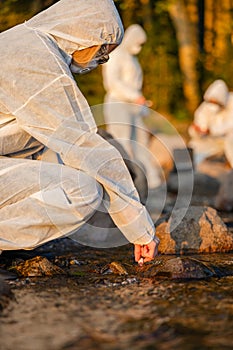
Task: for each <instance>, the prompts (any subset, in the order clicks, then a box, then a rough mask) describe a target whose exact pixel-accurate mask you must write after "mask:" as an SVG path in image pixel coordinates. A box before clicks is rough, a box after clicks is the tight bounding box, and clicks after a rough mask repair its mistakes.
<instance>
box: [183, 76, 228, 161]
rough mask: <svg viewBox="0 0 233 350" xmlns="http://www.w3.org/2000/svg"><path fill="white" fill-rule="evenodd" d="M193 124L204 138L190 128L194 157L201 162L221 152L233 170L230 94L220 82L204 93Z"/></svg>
mask: <svg viewBox="0 0 233 350" xmlns="http://www.w3.org/2000/svg"><path fill="white" fill-rule="evenodd" d="M194 125H195V126H197V127H198V128H199V130H200V131H201V132H203V133H208V134H207V135H206V136H202V137H201V138H200V136H199V135H198V133H195V131H194V129H193V126H191V127H190V129H189V133H190V136H191V138H192V139H191V141H190V146H191V147H193V148H194V155H195V157H196V158H197V159H199V160H202V159H204V158H206V157H208V156H214V155H218V154H221V153H224V154H225V156H226V158H227V160H228V162H229V164H230V165H231V167H233V147H232V145H233V92H229V90H228V87H227V85H226V83H225V82H224V81H222V80H220V79H219V80H216V81H215V82H213V83H212V84H211V85H210V86H209V87H208V89H207V90H206V92H205V94H204V101H203V102H202V103H201V104H200V106H199V107H198V108H197V110H196V111H195V113H194Z"/></svg>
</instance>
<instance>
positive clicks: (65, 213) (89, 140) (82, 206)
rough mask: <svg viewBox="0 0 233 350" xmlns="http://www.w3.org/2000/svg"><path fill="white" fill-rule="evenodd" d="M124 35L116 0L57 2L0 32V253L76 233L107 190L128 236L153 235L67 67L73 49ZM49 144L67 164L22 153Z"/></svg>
mask: <svg viewBox="0 0 233 350" xmlns="http://www.w3.org/2000/svg"><path fill="white" fill-rule="evenodd" d="M122 35H123V29H122V24H121V21H120V18H119V15H118V13H117V11H116V8H115V6H114V4H113V2H112V1H111V0H98V1H95V0H79V1H77V0H61V1H59V2H57V3H56V4H55V5H53V6H51V7H49V8H48V9H47V10H45V11H43V12H41V13H39V14H38V15H36V16H35V17H33V18H32V19H30V20H29V21H27V22H25V23H24V24H20V25H17V26H15V27H13V28H11V29H9V30H7V31H5V32H3V33H1V34H0V44H1V48H2V49H1V50H0V60H1V70H0V80H1V88H0V150H1V156H3V157H1V159H0V164H1V165H0V167H1V181H0V183H1V187H2V188H3V189H4V191H1V192H0V199H1V209H0V249H22V248H24V249H31V248H34V247H35V246H38V245H40V244H42V243H44V242H45V241H48V240H51V239H54V238H57V237H61V236H64V235H67V234H69V233H72V232H73V231H74V230H76V229H77V228H78V227H80V226H81V225H82V224H83V223H84V222H85V221H86V220H87V218H88V217H90V216H91V215H93V213H94V212H95V210H96V208H97V207H98V205H100V202H101V201H102V198H103V195H104V197H105V198H108V201H105V205H106V207H107V209H108V212H109V214H110V215H111V217H112V219H113V221H114V222H115V224H116V225H117V226H118V227H119V229H120V230H121V231H122V232H123V234H124V236H125V237H126V238H127V240H128V241H130V242H132V243H138V244H147V243H149V242H150V241H151V240H152V239H153V236H154V231H155V229H154V225H153V222H152V220H151V218H150V217H149V215H148V212H147V210H146V209H145V207H144V206H143V205H142V204H141V203H140V201H139V197H138V193H137V191H136V189H135V187H134V184H133V181H132V179H131V177H130V175H129V172H128V170H127V168H126V166H125V164H124V161H123V159H122V157H121V155H120V154H119V152H118V151H117V150H116V149H115V148H114V147H113V146H111V145H110V144H109V143H108V142H107V141H105V140H104V139H103V138H102V137H100V136H99V135H98V134H97V133H96V131H97V130H96V129H97V128H96V124H95V121H94V118H93V116H92V114H91V111H90V108H89V106H88V103H87V101H86V99H85V98H84V96H83V95H82V93H81V92H80V90H79V89H78V87H77V84H76V81H75V80H74V77H73V75H72V74H71V71H70V67H69V65H70V62H71V56H70V55H71V54H72V53H73V52H74V51H75V50H79V49H83V48H86V47H90V46H93V45H102V44H119V43H120V42H121V39H122ZM3 48H4V49H3ZM45 146H46V148H47V149H50V150H51V151H53V152H55V153H57V155H58V157H59V159H60V162H61V163H63V164H64V165H62V164H52V165H51V164H50V163H47V162H44V161H39V160H30V159H18V158H19V157H20V158H26V157H29V156H34V155H35V154H37V153H38V151H40V150H41V149H43V148H44V147H45ZM63 172H64V174H65V176H64V178H63V176H60V175H59V174H63ZM80 174H82V175H80ZM68 179H70V181H71V184H69V181H68ZM66 184H68V185H67V186H66ZM100 187H101V189H100ZM83 188H84V189H85V190H84V194H83V192H82V191H81V189H83ZM93 188H94V190H93ZM54 199H56V200H54Z"/></svg>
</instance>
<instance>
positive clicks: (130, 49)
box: [102, 24, 161, 188]
mask: <svg viewBox="0 0 233 350" xmlns="http://www.w3.org/2000/svg"><path fill="white" fill-rule="evenodd" d="M146 40H147V35H146V33H145V31H144V29H143V28H142V27H141V26H140V25H139V24H132V25H130V26H129V27H128V28H127V29H126V31H125V35H124V38H123V41H122V43H121V45H119V46H118V47H117V48H116V50H114V51H113V52H112V53H111V55H110V57H111V59H110V60H109V61H108V62H107V63H106V64H105V65H104V66H103V68H102V72H103V84H104V88H105V90H106V95H105V99H104V102H105V104H104V118H105V124H106V129H107V131H108V132H109V133H110V134H112V136H113V137H114V138H115V139H116V140H117V141H118V142H120V143H121V144H122V146H123V147H124V148H125V150H126V151H127V153H128V154H129V156H130V157H131V159H132V160H133V161H135V162H136V163H137V164H139V165H141V166H142V167H143V169H144V171H145V175H146V178H147V182H148V187H149V188H156V187H158V186H159V185H160V184H161V178H160V172H159V168H157V167H156V165H155V164H156V161H155V159H153V158H152V157H153V155H152V154H151V152H150V151H149V149H148V147H149V139H150V136H149V132H148V130H147V127H146V126H145V123H144V120H143V119H144V118H145V117H146V116H147V115H148V114H149V110H148V106H147V101H146V98H145V97H144V96H143V92H142V87H143V72H142V68H141V65H140V63H139V60H138V57H137V55H138V54H139V53H140V51H141V49H142V46H143V45H144V44H145V42H146Z"/></svg>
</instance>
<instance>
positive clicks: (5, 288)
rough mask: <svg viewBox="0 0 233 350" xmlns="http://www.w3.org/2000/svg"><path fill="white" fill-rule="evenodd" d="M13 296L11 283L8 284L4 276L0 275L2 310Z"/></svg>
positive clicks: (0, 307) (0, 303)
mask: <svg viewBox="0 0 233 350" xmlns="http://www.w3.org/2000/svg"><path fill="white" fill-rule="evenodd" d="M13 298H14V294H13V293H12V291H11V289H10V287H9V285H7V284H6V282H5V279H4V278H1V277H0V311H2V310H3V309H4V308H5V307H6V306H7V305H8V303H9V301H10V300H11V299H13Z"/></svg>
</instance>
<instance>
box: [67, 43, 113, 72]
mask: <svg viewBox="0 0 233 350" xmlns="http://www.w3.org/2000/svg"><path fill="white" fill-rule="evenodd" d="M84 50H85V53H87V54H85V53H84ZM84 50H80V51H76V52H75V53H74V54H73V55H72V62H71V64H70V70H71V72H72V73H74V74H86V73H89V72H90V71H92V70H93V69H95V68H96V67H97V66H98V65H99V64H104V63H106V62H107V61H108V60H109V55H108V45H102V46H100V47H98V50H97V51H96V52H95V54H94V55H92V58H91V59H90V54H91V53H92V52H91V50H92V51H93V48H87V49H84ZM83 53H84V54H83ZM88 58H89V59H88Z"/></svg>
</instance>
